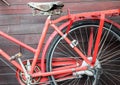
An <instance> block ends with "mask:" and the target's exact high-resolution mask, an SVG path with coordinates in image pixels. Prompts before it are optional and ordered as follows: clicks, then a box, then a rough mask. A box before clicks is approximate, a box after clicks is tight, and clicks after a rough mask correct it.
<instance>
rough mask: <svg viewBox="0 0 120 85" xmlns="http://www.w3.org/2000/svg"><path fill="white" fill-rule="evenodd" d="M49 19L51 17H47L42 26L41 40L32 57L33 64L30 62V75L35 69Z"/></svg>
mask: <svg viewBox="0 0 120 85" xmlns="http://www.w3.org/2000/svg"><path fill="white" fill-rule="evenodd" d="M50 18H51V16H48V18H47V20H46V22H45V25H44V28H43V31H42V35H41V38H40V40H39V43H38V46H37V49H36V52H35V55H34V59H33V62H32V66H31V71H30V73H31V74H32V73H33V71H34V67H35V65H36V62H37V60H38V57H39V55H40V52H41V49H42V46H43V43H44V40H45V37H46V34H47V31H48V27H49V24H50Z"/></svg>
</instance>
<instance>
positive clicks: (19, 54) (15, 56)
mask: <svg viewBox="0 0 120 85" xmlns="http://www.w3.org/2000/svg"><path fill="white" fill-rule="evenodd" d="M20 57H22V53H20V52H19V53H17V54H15V55H14V56H11V58H10V61H11V60H15V59H17V58H20Z"/></svg>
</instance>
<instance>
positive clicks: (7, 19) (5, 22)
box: [0, 15, 20, 25]
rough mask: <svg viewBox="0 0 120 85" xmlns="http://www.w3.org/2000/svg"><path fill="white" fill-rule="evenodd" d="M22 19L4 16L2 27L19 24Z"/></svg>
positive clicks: (0, 20)
mask: <svg viewBox="0 0 120 85" xmlns="http://www.w3.org/2000/svg"><path fill="white" fill-rule="evenodd" d="M19 23H20V17H19V16H17V15H4V16H0V25H11V24H19Z"/></svg>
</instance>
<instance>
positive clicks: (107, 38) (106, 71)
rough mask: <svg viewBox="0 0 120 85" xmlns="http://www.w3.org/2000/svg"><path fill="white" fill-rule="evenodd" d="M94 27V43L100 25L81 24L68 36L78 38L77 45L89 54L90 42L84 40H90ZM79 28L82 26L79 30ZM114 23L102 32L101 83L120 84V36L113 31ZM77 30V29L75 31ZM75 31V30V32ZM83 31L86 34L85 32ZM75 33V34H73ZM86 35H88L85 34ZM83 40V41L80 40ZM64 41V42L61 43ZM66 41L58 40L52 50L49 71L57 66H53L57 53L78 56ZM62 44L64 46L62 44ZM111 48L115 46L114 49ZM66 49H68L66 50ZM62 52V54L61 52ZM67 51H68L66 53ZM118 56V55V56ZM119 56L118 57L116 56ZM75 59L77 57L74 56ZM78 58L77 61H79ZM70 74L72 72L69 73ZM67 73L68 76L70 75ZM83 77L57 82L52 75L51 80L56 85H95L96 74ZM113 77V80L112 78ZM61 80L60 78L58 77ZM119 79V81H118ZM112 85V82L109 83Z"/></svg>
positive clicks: (99, 58) (104, 84) (100, 52)
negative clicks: (91, 30)
mask: <svg viewBox="0 0 120 85" xmlns="http://www.w3.org/2000/svg"><path fill="white" fill-rule="evenodd" d="M91 27H92V29H94V33H93V36H94V38H93V45H94V43H95V39H96V34H97V28H98V25H84V26H79V27H76V28H74V29H72V30H71V31H70V32H69V33H70V34H69V35H68V37H71V39H72V40H74V39H75V40H77V41H78V42H79V44H80V45H77V47H78V48H79V49H80V50H81V51H82V52H83V53H84V55H87V51H88V46H87V45H88V44H86V43H84V41H87V42H88V41H89V36H90V29H91ZM78 28H80V29H79V30H78ZM111 28H112V25H110V26H109V27H108V28H105V27H104V31H103V34H102V38H101V42H100V49H99V52H98V60H99V62H100V63H101V66H102V69H103V74H102V75H101V76H100V79H99V80H100V81H99V85H107V84H109V81H110V82H111V85H116V84H119V83H120V81H119V79H120V77H119V76H120V73H119V71H120V66H119V65H120V57H119V56H120V44H119V43H120V38H119V36H118V35H117V34H116V33H114V32H113V31H111ZM75 30H76V31H75ZM73 31H75V32H76V33H75V32H73ZM83 31H84V33H85V34H83ZM77 33H79V36H80V39H78V37H77V36H78V34H77ZM72 35H74V36H72ZM83 35H86V36H83ZM79 40H81V41H79ZM61 41H62V43H61ZM63 43H64V44H65V41H64V40H61V39H59V40H57V43H56V44H55V45H54V48H53V49H52V51H51V55H50V56H52V57H51V58H50V59H49V61H50V63H49V66H48V67H49V69H48V71H52V70H53V69H55V68H56V67H52V62H53V60H52V58H54V57H56V56H55V55H56V54H57V56H58V57H59V56H61V55H62V56H66V55H67V56H70V57H71V56H72V57H73V56H78V55H77V54H76V53H73V52H74V51H73V50H69V47H70V46H69V47H67V45H64V44H63ZM60 44H61V45H62V46H60ZM58 46H60V47H61V48H64V50H62V49H61V48H58ZM93 48H94V46H92V50H91V51H92V52H91V54H93ZM110 48H113V49H112V50H111V49H110ZM65 49H66V50H65ZM60 52H62V54H61V53H60ZM66 52H67V53H66ZM117 56H118V57H117ZM116 57H117V58H116ZM74 59H75V58H74ZM76 59H77V60H78V59H79V60H82V59H81V58H78V57H77V58H76ZM77 60H76V61H77ZM111 69H113V70H111ZM117 74H119V76H118V75H117ZM68 75H70V74H68ZM68 75H67V76H68ZM82 76H83V77H82V78H76V79H69V80H66V81H62V82H56V81H55V80H56V79H55V78H54V77H55V76H51V77H50V80H52V82H53V83H52V84H54V85H66V84H69V85H80V84H81V85H93V83H94V82H95V81H94V80H95V77H94V76H95V75H94V76H87V75H82ZM109 77H110V78H111V79H110V78H109ZM115 77H118V78H119V79H116V78H115ZM112 79H113V80H112ZM58 80H59V79H58ZM107 80H108V81H107ZM116 80H117V82H116ZM109 85H110V84H109Z"/></svg>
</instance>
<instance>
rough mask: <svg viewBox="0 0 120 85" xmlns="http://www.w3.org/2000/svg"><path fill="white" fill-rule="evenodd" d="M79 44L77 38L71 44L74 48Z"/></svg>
mask: <svg viewBox="0 0 120 85" xmlns="http://www.w3.org/2000/svg"><path fill="white" fill-rule="evenodd" d="M77 45H78V41H77V40H73V41H72V42H71V44H70V46H71V47H72V48H74V47H75V46H77Z"/></svg>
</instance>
